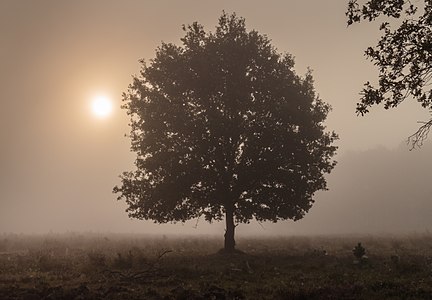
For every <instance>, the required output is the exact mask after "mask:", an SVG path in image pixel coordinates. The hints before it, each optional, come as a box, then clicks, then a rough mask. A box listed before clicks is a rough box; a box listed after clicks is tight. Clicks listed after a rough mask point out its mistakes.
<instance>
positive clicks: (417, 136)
mask: <svg viewBox="0 0 432 300" xmlns="http://www.w3.org/2000/svg"><path fill="white" fill-rule="evenodd" d="M417 123H420V124H423V125H421V126H420V127H419V129H418V130H417V131H416V132H415V133H414V134H412V135H410V136H409V137H408V140H407V144H410V145H411V148H410V150H413V149H415V148H420V147H421V146H423V144H424V142H425V140H426V139H427V137H428V134H429V131H430V130H431V127H432V119H430V120H429V121H427V122H417Z"/></svg>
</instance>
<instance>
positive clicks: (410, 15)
mask: <svg viewBox="0 0 432 300" xmlns="http://www.w3.org/2000/svg"><path fill="white" fill-rule="evenodd" d="M419 2H420V5H417V4H413V2H412V1H410V0H370V1H367V2H366V3H365V4H364V5H362V7H361V8H360V5H359V4H358V0H349V3H348V11H347V13H346V15H347V17H348V25H352V24H353V23H355V22H360V21H361V20H362V19H364V20H367V21H373V20H375V19H377V18H378V17H380V16H385V17H388V18H394V19H402V20H401V22H399V23H396V24H398V25H397V28H395V29H392V26H391V25H390V23H388V22H383V23H381V26H380V30H381V31H382V32H383V35H382V36H381V39H380V40H379V42H378V44H377V45H376V46H375V47H369V48H368V49H367V50H366V52H365V55H366V56H367V58H369V59H370V60H371V61H372V62H374V64H375V65H376V66H377V67H378V70H379V82H378V86H377V87H376V86H374V85H373V84H371V83H370V82H366V83H365V87H364V88H363V91H362V92H361V99H360V102H359V103H357V113H359V114H361V115H364V114H365V113H367V112H369V107H371V106H373V105H375V104H380V103H383V104H384V107H385V108H386V109H388V108H391V107H396V106H398V105H399V104H400V103H401V102H402V101H404V100H405V99H406V98H407V97H410V98H414V99H415V100H417V101H418V102H420V104H421V105H422V106H423V107H424V108H426V109H429V110H432V90H431V88H430V84H431V83H430V81H431V79H432V1H431V0H424V1H418V2H417V3H419ZM421 123H422V124H423V125H422V126H421V127H420V128H419V130H418V131H417V132H416V133H414V134H413V135H412V136H410V137H409V140H408V142H410V143H411V144H412V147H416V146H421V145H422V144H423V142H424V140H425V139H426V138H427V134H428V132H429V130H430V127H431V126H432V120H429V121H428V122H421Z"/></svg>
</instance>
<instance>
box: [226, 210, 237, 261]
mask: <svg viewBox="0 0 432 300" xmlns="http://www.w3.org/2000/svg"><path fill="white" fill-rule="evenodd" d="M225 221H226V229H225V246H224V250H225V252H228V253H229V252H234V250H235V240H234V230H235V225H234V208H233V207H227V208H226V212H225Z"/></svg>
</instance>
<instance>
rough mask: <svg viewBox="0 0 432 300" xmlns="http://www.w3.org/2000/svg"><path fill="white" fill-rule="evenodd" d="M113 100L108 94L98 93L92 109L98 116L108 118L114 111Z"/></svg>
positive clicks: (93, 100)
mask: <svg viewBox="0 0 432 300" xmlns="http://www.w3.org/2000/svg"><path fill="white" fill-rule="evenodd" d="M112 108H113V107H112V101H111V99H110V98H109V97H108V96H105V95H98V96H95V97H94V98H93V99H92V103H91V109H92V112H93V114H94V115H95V116H96V117H98V118H106V117H108V116H109V115H111V113H112Z"/></svg>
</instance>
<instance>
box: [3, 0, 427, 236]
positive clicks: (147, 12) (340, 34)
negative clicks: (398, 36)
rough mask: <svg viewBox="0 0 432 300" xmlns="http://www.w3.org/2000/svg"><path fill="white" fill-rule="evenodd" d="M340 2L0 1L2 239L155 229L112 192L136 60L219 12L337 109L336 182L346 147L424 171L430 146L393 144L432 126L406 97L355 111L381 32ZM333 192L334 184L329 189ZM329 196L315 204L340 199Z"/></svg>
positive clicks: (123, 156)
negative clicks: (354, 20) (102, 101)
mask: <svg viewBox="0 0 432 300" xmlns="http://www.w3.org/2000/svg"><path fill="white" fill-rule="evenodd" d="M346 2H347V0H331V1H318V0H289V1H288V0H281V1H251V0H243V1H192V0H183V1H127V0H126V1H107V0H104V1H102V0H98V1H89V0H83V1H76V0H75V1H61V0H55V1H54V0H52V1H44V0H39V1H24V0H0V44H1V47H0V101H1V102H0V104H1V108H0V141H1V147H0V190H1V192H0V232H3V231H15V232H21V231H25V232H32V231H35V232H44V231H49V230H53V231H64V230H94V231H101V230H111V231H132V230H133V231H148V230H153V229H154V228H155V227H154V226H153V225H149V224H148V223H145V222H133V221H130V220H128V218H127V216H126V214H125V213H124V208H125V205H124V204H123V203H121V202H116V200H115V198H116V196H115V195H114V194H112V192H111V191H112V188H113V186H114V185H116V184H118V183H119V179H118V175H119V174H120V173H121V172H123V171H126V170H129V169H131V168H132V162H133V159H134V155H133V154H131V153H130V152H129V140H128V139H127V138H125V137H124V134H125V133H128V132H129V128H128V119H127V116H126V114H125V111H122V110H121V109H120V108H119V106H120V104H121V94H122V92H124V91H126V90H127V86H128V84H129V83H130V82H131V75H132V74H136V73H138V72H139V63H138V59H140V58H145V59H147V60H149V59H151V58H152V57H153V55H154V51H155V48H156V47H157V46H158V45H160V43H161V41H164V42H174V43H179V39H180V37H182V35H183V31H182V30H181V25H182V24H189V23H192V22H194V21H198V22H200V23H202V24H203V25H204V26H205V28H206V29H207V30H213V29H214V27H215V25H216V23H217V19H218V17H219V16H220V14H221V12H222V11H223V10H225V11H226V12H228V13H231V12H236V13H237V14H238V15H240V16H243V17H245V19H246V25H247V27H248V28H249V29H256V30H258V31H259V32H260V33H263V34H267V35H268V36H269V37H270V39H271V40H272V42H273V44H274V45H275V46H276V47H277V48H278V50H279V51H280V52H288V53H291V54H293V55H294V56H295V60H296V70H297V72H298V73H299V74H304V73H305V72H306V69H307V67H310V68H312V69H313V70H314V72H313V74H314V78H315V87H316V90H317V92H318V93H319V95H320V97H321V98H322V99H323V100H325V101H326V102H328V103H330V104H331V105H332V107H333V111H332V112H331V114H330V115H329V118H328V122H327V125H328V128H329V129H330V130H334V131H336V132H337V133H338V134H339V136H340V140H339V141H338V145H339V146H340V148H339V151H338V153H339V154H338V158H339V157H343V155H345V154H346V155H345V156H344V157H345V160H342V161H341V163H340V164H339V165H338V166H337V167H336V169H335V173H336V172H342V170H344V172H346V173H343V174H341V173H339V174H340V175H339V177H337V178H346V177H347V176H348V175H349V174H351V173H355V172H356V170H354V169H350V168H348V167H346V166H347V165H349V160H350V159H354V160H356V159H359V157H356V155H353V154H352V152H353V151H354V152H355V151H372V152H371V153H372V154H373V153H374V152H373V150H370V149H376V148H377V147H385V148H388V149H390V150H391V151H393V152H395V153H396V152H397V153H400V152H401V151H402V152H403V151H406V152H407V153H409V154H407V155H411V156H410V158H409V159H411V160H413V161H415V163H419V164H421V159H416V157H423V158H424V157H425V153H427V154H428V155H429V154H430V153H431V148H425V149H424V150H421V151H422V152H420V151H417V152H408V149H407V148H406V147H404V146H400V145H401V143H403V142H404V141H405V139H406V137H407V136H408V135H409V134H411V133H413V132H414V131H415V129H416V128H417V126H418V125H417V124H416V122H417V121H418V120H425V119H428V113H427V111H425V110H422V109H421V108H420V105H418V104H417V103H414V102H412V103H410V101H407V102H406V103H404V104H403V105H401V106H400V107H399V108H398V109H396V110H392V111H385V110H384V109H383V108H382V107H376V108H373V109H372V110H371V113H370V114H369V115H368V116H366V117H362V118H361V117H357V116H356V114H355V104H356V101H357V100H358V93H359V91H360V90H361V87H362V84H363V83H364V82H365V81H367V80H374V79H375V78H376V76H377V72H376V70H375V68H374V66H373V65H372V64H371V63H370V62H368V61H366V60H365V58H364V56H363V53H364V50H365V49H366V47H367V46H369V45H370V44H371V43H375V42H376V40H377V38H378V34H379V32H378V29H377V27H378V25H377V24H367V23H364V24H360V25H355V26H352V27H350V28H347V27H346V17H345V10H346V6H347V3H346ZM99 93H103V94H106V95H108V96H109V97H111V98H112V100H113V102H114V111H113V114H112V115H111V116H110V117H108V118H106V119H98V118H96V117H95V116H94V115H93V114H92V113H91V109H90V102H91V99H92V97H93V96H94V95H96V94H99ZM400 147H402V148H400ZM390 150H389V151H390ZM391 151H390V152H389V153H393V152H391ZM347 153H348V154H347ZM349 153H351V154H349ZM359 153H364V152H359ZM368 153H369V152H368ZM402 156H403V155H402ZM404 157H405V156H404ZM426 157H428V156H426ZM371 160H373V157H371V158H370V160H369V161H371ZM347 161H348V162H347ZM366 167H367V165H366ZM338 168H340V171H338ZM369 169H370V170H371V172H372V173H376V172H374V171H373V165H370V166H369ZM369 169H368V170H369ZM365 172H366V171H365ZM383 172H385V170H384V171H383ZM393 175H394V174H393ZM393 175H392V176H393ZM334 176H335V177H334V178H336V175H334ZM371 176H375V175H374V174H372V175H371ZM418 176H421V174H419V175H418ZM348 177H349V176H348ZM367 178H368V176H364V178H363V179H362V180H367ZM373 179H375V178H373ZM369 180H372V179H371V178H370V177H369ZM376 180H379V178H376ZM340 186H341V185H340V182H334V180H333V181H330V180H329V188H330V189H331V190H332V189H333V187H339V188H340ZM411 188H413V187H412V186H409V185H408V186H407V187H406V189H407V190H410V189H411ZM331 192H332V191H330V192H327V196H322V197H324V198H325V197H329V195H339V196H338V197H342V195H341V194H340V193H339V191H338V190H336V191H333V193H334V194H330V193H331ZM338 193H339V194H338ZM323 195H324V194H323ZM422 195H423V194H422ZM422 195H420V196H419V197H423V198H424V197H429V198H430V196H431V194H430V193H429V194H427V193H426V194H425V195H426V196H424V195H423V196H422ZM370 197H374V195H373V194H372V195H370ZM423 198H422V199H423ZM352 201H353V200H352ZM317 202H318V201H317ZM317 206H318V205H317ZM328 207H331V206H327V208H328ZM347 209H349V206H348V207H347ZM321 211H322V214H321V215H320V212H321ZM325 211H326V206H325V205H324V204H320V205H319V206H318V207H317V208H316V209H315V211H313V214H312V213H311V216H310V221H308V222H312V221H313V219H312V216H316V217H315V218H316V219H317V220H321V221H322V222H325V220H324V219H323V218H325V216H326V213H325ZM307 217H308V216H307ZM202 224H204V222H201V223H200V225H202ZM299 224H301V223H299ZM296 226H297V225H296ZM335 226H336V225H335ZM377 226H378V227H379V226H381V225H379V224H377ZM383 226H384V225H383ZM184 227H185V228H186V227H187V228H188V230H189V229H190V228H191V226H190V225H189V224H187V225H185V226H184ZM202 227H203V228H208V227H206V226H202ZM297 227H299V226H297ZM312 227H313V226H312ZM164 228H171V227H169V226H168V227H164ZM215 228H216V229H215ZM221 228H223V224H217V225H216V226H213V227H212V229H215V232H218V231H221ZM170 230H171V229H170Z"/></svg>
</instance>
